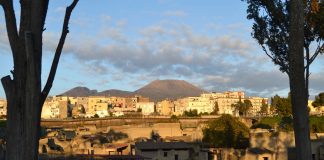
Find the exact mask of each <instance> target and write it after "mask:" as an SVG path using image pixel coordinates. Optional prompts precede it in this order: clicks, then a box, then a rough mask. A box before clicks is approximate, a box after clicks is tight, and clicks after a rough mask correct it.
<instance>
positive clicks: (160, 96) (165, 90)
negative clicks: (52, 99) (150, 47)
mask: <svg viewBox="0 0 324 160" xmlns="http://www.w3.org/2000/svg"><path fill="white" fill-rule="evenodd" d="M204 92H205V91H204V90H202V89H200V88H198V87H196V86H194V85H192V84H190V83H188V82H186V81H184V80H155V81H153V82H151V83H149V84H147V85H145V86H144V87H142V88H140V89H138V90H136V91H134V92H129V91H122V90H117V89H110V90H105V91H102V92H98V91H97V90H90V89H88V88H87V87H75V88H73V89H71V90H68V91H66V92H64V93H62V94H61V95H65V96H71V97H82V96H116V97H131V96H134V95H142V96H144V97H149V98H150V100H151V101H154V102H158V101H161V100H164V99H171V100H175V99H178V98H183V97H192V96H199V95H200V94H201V93H204Z"/></svg>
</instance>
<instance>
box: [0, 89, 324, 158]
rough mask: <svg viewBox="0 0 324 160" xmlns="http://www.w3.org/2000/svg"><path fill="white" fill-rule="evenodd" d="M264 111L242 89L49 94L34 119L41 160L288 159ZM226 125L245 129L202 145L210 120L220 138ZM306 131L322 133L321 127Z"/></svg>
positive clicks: (289, 136)
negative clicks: (187, 93) (155, 97)
mask: <svg viewBox="0 0 324 160" xmlns="http://www.w3.org/2000/svg"><path fill="white" fill-rule="evenodd" d="M271 100H272V101H275V100H274V99H273V98H272V99H271ZM313 104H315V103H313V101H311V100H310V101H309V108H310V110H309V111H310V112H309V113H310V115H315V116H316V117H320V118H322V117H321V115H322V114H323V113H324V106H320V107H318V106H316V104H315V106H316V107H314V106H313ZM271 106H272V104H270V103H269V99H268V98H262V97H246V96H245V93H244V92H243V91H226V92H210V93H202V94H201V95H200V96H198V97H185V98H180V99H175V100H168V99H166V100H162V101H159V102H152V101H150V98H149V97H143V96H141V95H134V96H133V97H116V96H89V97H68V96H63V95H61V96H60V95H58V96H52V97H48V98H47V100H46V101H45V103H44V106H43V110H42V114H41V117H42V123H41V126H42V133H41V135H42V138H41V139H40V141H39V144H40V145H39V153H40V157H44V158H45V159H48V158H53V159H56V158H60V157H61V158H62V156H63V157H65V156H69V157H71V156H72V157H73V156H75V157H76V158H77V159H79V158H80V157H83V158H84V157H92V158H99V159H100V158H108V159H134V160H135V159H143V160H149V159H161V160H163V159H165V160H167V159H174V160H182V159H184V160H185V159H197V160H200V159H202V160H203V159H206V160H209V159H224V160H226V159H240V160H244V159H246V160H248V159H256V158H257V157H262V158H263V160H274V159H279V160H280V159H283V160H284V159H291V158H289V154H290V157H291V155H293V151H292V149H293V147H294V138H293V137H294V136H293V132H292V130H291V129H287V127H286V128H285V127H282V126H278V125H282V122H283V119H284V118H285V117H283V118H282V119H281V120H280V122H278V123H277V124H269V123H267V122H265V123H263V122H262V121H267V118H268V120H269V119H270V120H271V119H272V120H273V119H274V118H273V117H278V114H280V113H279V112H278V111H276V109H273V108H272V107H271ZM242 108H243V109H242ZM0 114H1V117H3V118H5V117H6V101H5V100H0ZM235 117H236V118H235ZM279 117H280V116H279ZM214 121H217V122H214ZM224 121H225V122H224ZM232 121H233V122H232ZM236 121H237V122H236ZM234 122H235V123H238V124H239V125H242V127H245V128H246V130H245V132H244V133H243V132H241V131H240V133H242V135H241V136H242V137H243V138H242V137H241V139H240V138H239V137H236V136H238V135H237V134H238V133H236V132H238V131H237V129H234V131H235V132H234V133H235V134H234V137H236V138H234V139H240V144H239V145H238V146H236V145H235V144H236V142H234V141H233V142H232V143H231V145H230V146H228V147H226V146H222V145H219V144H217V143H221V142H218V141H216V142H215V144H212V143H208V142H209V141H213V140H212V139H210V137H208V132H209V131H210V130H209V129H210V127H211V125H212V123H215V124H217V125H225V126H223V127H225V128H223V129H222V130H223V134H225V135H226V134H230V132H231V131H228V130H226V127H228V126H226V124H227V123H234ZM222 123H224V124H222ZM271 125H274V126H271ZM275 125H277V126H275ZM285 125H289V124H288V123H287V124H285ZM290 125H291V124H290ZM232 127H233V126H232ZM313 127H318V128H323V126H322V124H320V125H319V126H314V125H313ZM288 128H289V127H288ZM322 130H323V129H320V130H316V129H315V130H314V132H312V134H311V137H312V146H315V147H314V156H322V155H323V154H322V153H323V151H324V150H323V149H324V148H323V147H321V145H322V144H323V141H322V140H321V139H322V138H323V136H324V134H322V133H321V132H322ZM214 134H215V133H214ZM215 136H217V135H215ZM218 136H219V135H218ZM274 138H275V141H274ZM243 142H244V143H243ZM290 152H292V153H290ZM319 158H320V157H319Z"/></svg>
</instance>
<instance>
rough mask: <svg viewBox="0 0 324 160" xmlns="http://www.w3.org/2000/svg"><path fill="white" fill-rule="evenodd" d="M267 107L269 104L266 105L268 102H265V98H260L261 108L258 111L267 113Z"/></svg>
mask: <svg viewBox="0 0 324 160" xmlns="http://www.w3.org/2000/svg"><path fill="white" fill-rule="evenodd" d="M268 108H269V106H268V104H267V103H266V102H265V100H264V99H263V100H262V105H261V110H260V113H261V114H263V115H264V114H268Z"/></svg>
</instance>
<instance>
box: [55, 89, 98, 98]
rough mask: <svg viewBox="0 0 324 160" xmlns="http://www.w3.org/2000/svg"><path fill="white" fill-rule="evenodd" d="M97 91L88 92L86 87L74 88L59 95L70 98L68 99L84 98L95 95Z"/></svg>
mask: <svg viewBox="0 0 324 160" xmlns="http://www.w3.org/2000/svg"><path fill="white" fill-rule="evenodd" d="M97 93H98V91H97V90H90V89H89V88H87V87H75V88H72V89H70V90H68V91H66V92H64V93H62V94H61V95H63V96H70V97H86V96H92V95H95V94H97Z"/></svg>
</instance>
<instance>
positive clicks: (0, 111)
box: [0, 99, 7, 117]
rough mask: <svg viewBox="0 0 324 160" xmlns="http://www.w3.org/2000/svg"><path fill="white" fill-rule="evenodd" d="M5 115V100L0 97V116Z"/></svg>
mask: <svg viewBox="0 0 324 160" xmlns="http://www.w3.org/2000/svg"><path fill="white" fill-rule="evenodd" d="M6 115H7V101H6V100H4V99H0V117H3V116H6Z"/></svg>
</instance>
